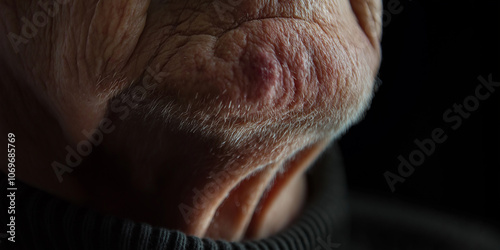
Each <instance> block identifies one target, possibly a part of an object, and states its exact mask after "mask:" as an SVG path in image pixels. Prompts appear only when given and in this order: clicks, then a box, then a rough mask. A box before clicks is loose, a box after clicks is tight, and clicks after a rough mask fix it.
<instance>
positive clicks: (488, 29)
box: [340, 0, 500, 226]
mask: <svg viewBox="0 0 500 250" xmlns="http://www.w3.org/2000/svg"><path fill="white" fill-rule="evenodd" d="M393 1H394V0H393ZM383 2H384V10H385V15H384V26H385V27H384V34H383V41H382V50H383V51H382V52H383V59H382V65H381V68H380V72H379V78H380V79H381V80H382V82H383V84H382V86H381V87H380V89H379V91H378V92H377V94H376V97H375V98H374V100H373V103H372V106H371V109H370V110H369V111H368V113H367V114H366V117H365V119H364V120H363V121H361V122H360V123H359V124H357V125H356V126H354V127H352V128H351V129H350V130H349V131H348V132H347V134H345V135H344V136H343V138H342V139H341V140H340V145H341V148H342V153H343V156H344V161H345V164H346V167H347V170H346V172H347V176H348V184H349V188H350V189H351V191H357V192H363V193H368V194H370V195H374V196H382V197H385V198H389V199H394V200H398V201H404V202H409V203H410V204H415V205H418V206H422V207H426V208H430V209H435V210H437V211H440V212H444V213H447V214H452V215H456V216H460V217H462V218H463V217H465V218H470V219H473V220H477V221H479V222H484V223H487V224H489V225H492V226H498V225H500V216H499V215H500V122H499V121H500V119H499V116H500V102H499V100H500V87H497V88H496V92H495V93H493V94H492V95H491V96H490V97H489V98H488V99H487V100H485V101H480V105H479V108H478V109H477V110H476V111H474V112H471V115H470V117H469V118H468V119H463V121H462V124H461V126H460V127H458V128H457V129H456V130H453V129H451V126H452V125H454V123H449V122H445V121H444V120H443V114H444V113H445V111H446V110H448V109H450V108H453V105H454V103H457V104H462V103H463V101H464V100H465V98H466V97H467V96H470V95H474V93H475V89H476V86H477V85H478V84H480V82H479V80H478V79H477V78H478V77H479V76H483V77H484V78H486V79H487V78H488V76H489V75H490V74H491V75H492V78H493V80H494V81H496V82H500V72H499V69H500V65H499V63H498V62H499V59H500V54H499V50H498V47H499V46H500V42H499V39H498V34H499V33H500V26H499V25H498V24H499V22H500V9H499V4H498V1H475V2H472V1H471V2H468V3H466V2H462V1H446V2H445V1H425V2H424V1H416V0H412V1H408V0H406V1H404V0H401V1H400V5H401V8H402V11H400V12H399V13H394V14H391V13H390V12H389V9H388V7H389V6H388V2H389V1H383ZM483 91H484V90H483ZM435 128H442V129H443V130H444V131H445V132H446V135H447V136H448V138H447V140H446V141H445V142H444V143H442V144H437V145H436V150H435V152H434V153H433V154H431V155H430V156H428V157H426V158H425V161H424V163H423V164H422V165H420V166H418V167H415V171H414V172H413V174H412V175H410V176H409V177H407V178H406V180H405V182H404V183H397V184H395V191H394V192H391V189H390V188H389V185H388V184H387V182H386V179H385V178H384V173H385V172H386V171H391V172H393V173H396V174H397V173H398V165H399V164H400V162H399V160H398V156H399V155H402V156H403V157H405V158H406V159H408V155H409V154H410V153H411V152H412V151H413V150H415V149H418V148H417V146H416V145H415V144H414V140H415V139H418V140H423V139H425V138H430V137H431V133H432V131H433V130H434V129H435Z"/></svg>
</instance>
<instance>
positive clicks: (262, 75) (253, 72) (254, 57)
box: [242, 50, 281, 102]
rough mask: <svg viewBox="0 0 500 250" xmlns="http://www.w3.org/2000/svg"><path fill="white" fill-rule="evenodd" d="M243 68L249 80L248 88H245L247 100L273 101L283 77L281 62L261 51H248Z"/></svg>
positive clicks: (243, 60)
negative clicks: (281, 76)
mask: <svg viewBox="0 0 500 250" xmlns="http://www.w3.org/2000/svg"><path fill="white" fill-rule="evenodd" d="M250 51H251V50H250ZM242 67H243V73H244V75H245V76H246V78H247V79H248V82H247V84H246V86H243V88H244V89H245V97H246V98H245V99H247V100H251V101H259V102H270V101H271V100H273V99H274V97H275V96H276V94H277V93H276V92H277V88H278V84H279V83H280V75H281V72H280V65H279V62H278V60H277V59H276V58H275V57H274V55H272V54H271V53H268V52H263V51H259V50H257V52H249V50H247V53H245V55H244V56H243V58H242Z"/></svg>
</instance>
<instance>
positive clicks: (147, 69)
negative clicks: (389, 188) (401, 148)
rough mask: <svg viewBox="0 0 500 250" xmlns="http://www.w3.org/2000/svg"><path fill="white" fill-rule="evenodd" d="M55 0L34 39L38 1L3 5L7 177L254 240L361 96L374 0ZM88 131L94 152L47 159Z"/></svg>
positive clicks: (373, 53)
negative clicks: (75, 159) (27, 25)
mask: <svg viewBox="0 0 500 250" xmlns="http://www.w3.org/2000/svg"><path fill="white" fill-rule="evenodd" d="M48 2H52V1H48ZM59 2H60V4H58V6H59V8H58V9H54V7H53V6H49V8H52V9H51V10H52V12H51V13H49V14H51V15H52V16H49V18H48V20H47V22H46V24H43V22H42V21H43V20H42V19H40V20H42V21H40V20H39V22H38V24H39V27H37V32H36V34H34V35H33V32H32V33H31V36H32V37H30V36H28V37H26V36H23V33H22V32H23V25H24V22H23V17H25V18H26V19H27V20H31V21H32V22H34V21H33V17H34V16H36V15H39V14H37V13H40V12H41V11H44V8H43V7H41V6H40V5H37V3H36V2H35V1H20V0H17V1H8V0H2V1H1V3H0V10H1V12H2V14H1V23H0V24H1V25H0V29H1V31H2V34H6V36H3V37H2V39H1V40H0V42H1V43H0V50H1V51H0V55H1V60H0V63H1V65H0V67H1V68H0V69H1V77H2V82H1V85H0V86H1V93H0V96H1V106H0V115H1V123H0V126H1V127H0V131H1V133H2V134H3V135H5V134H6V133H9V132H13V133H15V134H16V137H17V142H16V143H17V146H16V147H17V151H16V152H17V154H16V155H17V156H16V157H17V164H16V168H17V169H16V171H17V178H18V179H20V180H22V181H24V182H26V183H29V184H30V185H33V186H35V187H37V188H40V189H43V190H46V191H47V192H49V193H51V194H54V195H57V196H60V197H62V198H64V199H67V200H69V201H72V202H74V203H78V204H82V205H85V206H89V207H91V208H94V209H97V210H98V211H101V212H103V213H110V214H114V215H117V216H121V217H127V218H131V219H134V220H137V221H143V222H147V223H150V224H153V225H157V226H164V227H168V228H172V229H179V230H181V231H184V232H186V233H188V234H192V235H197V236H200V237H212V238H222V239H228V240H240V239H242V238H244V237H248V238H260V237H266V236H268V235H270V234H272V233H275V232H277V231H279V230H281V229H282V228H283V227H285V226H286V225H287V224H288V223H290V221H291V220H292V219H293V218H294V216H296V215H297V214H298V213H299V212H300V208H301V206H302V204H303V203H304V202H305V199H306V196H307V191H306V182H305V179H304V175H303V172H304V170H305V169H306V168H307V166H309V165H310V164H311V162H312V161H313V160H314V159H315V158H316V157H317V156H318V154H320V153H321V151H322V150H323V149H324V148H325V147H326V145H327V144H328V143H329V142H330V141H331V140H332V139H333V138H335V137H336V136H338V135H339V134H340V133H342V132H344V131H345V130H346V129H347V127H349V126H350V125H351V124H352V123H353V122H355V121H357V120H358V119H359V118H360V116H361V114H362V112H363V111H364V110H365V109H366V108H367V107H368V104H369V101H370V99H371V96H372V92H373V88H374V86H373V82H374V77H375V75H376V73H377V70H378V66H379V61H380V47H379V39H380V35H381V30H380V28H381V25H380V24H381V22H380V14H381V6H380V5H381V3H380V2H378V1H371V0H367V1H361V0H352V1H350V2H349V1H348V0H332V1H313V0H297V1H281V0H274V1H272V0H248V1H247V0H245V1H236V0H231V1H224V0H222V1H205V0H199V1H194V0H191V1H177V0H170V1H163V2H160V1H136V0H132V1H120V0H107V1H93V0H90V1H79V0H78V1H71V2H69V1H68V2H67V3H62V2H63V1H62V0H61V1H59ZM45 13H47V12H46V11H45ZM41 22H42V23H41ZM12 34H16V35H19V36H21V37H23V39H24V40H22V41H20V40H15V39H14V40H13V38H12V37H13V35H12ZM139 88H140V89H139ZM139 90H141V91H139ZM137 93H141V94H140V95H139V94H137ZM103 119H105V121H106V122H107V123H106V124H107V126H108V128H111V129H108V130H109V131H108V130H106V131H103V130H102V128H101V127H99V126H100V124H101V125H102V124H103V123H102V122H103ZM96 129H97V130H98V131H97V132H96ZM92 131H94V132H95V133H96V134H99V133H101V134H102V135H103V136H102V137H98V136H96V137H94V138H101V139H102V141H99V142H98V143H94V144H92V146H91V150H92V153H90V154H89V155H88V156H86V157H82V158H83V161H82V162H81V163H79V164H76V166H73V167H70V168H60V167H56V168H55V167H54V162H59V163H61V164H62V165H66V166H67V165H68V163H67V161H66V158H67V154H68V149H67V146H69V147H70V148H73V149H75V150H77V147H78V145H79V144H82V143H86V142H90V143H92V142H91V140H90V139H89V137H88V136H87V135H86V134H89V132H92ZM99 131H100V132H99ZM96 140H97V139H96ZM88 145H90V144H88ZM56 166H58V165H56ZM2 168H3V169H2V171H4V172H7V169H6V167H5V166H3V167H2Z"/></svg>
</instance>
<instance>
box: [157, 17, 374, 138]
mask: <svg viewBox="0 0 500 250" xmlns="http://www.w3.org/2000/svg"><path fill="white" fill-rule="evenodd" d="M155 62H156V63H160V64H161V63H162V62H165V59H164V58H162V57H161V56H160V57H158V58H156V59H155ZM378 63H379V57H378V51H377V50H376V49H375V48H373V47H372V45H371V43H370V41H369V39H368V38H367V37H366V36H365V35H364V34H363V31H362V30H361V28H360V27H359V26H358V24H357V23H356V20H355V19H354V18H350V19H349V18H348V19H347V20H346V21H343V22H337V23H334V24H321V23H315V22H308V21H304V20H298V19H293V18H269V19H263V20H254V21H249V22H246V23H243V24H241V25H240V26H239V27H238V28H236V29H233V30H230V31H227V32H226V33H224V35H223V36H221V37H220V38H217V39H216V38H213V37H196V38H193V39H192V40H191V41H188V42H187V43H186V44H185V45H184V46H183V48H182V49H179V50H178V51H177V52H176V53H174V55H173V56H171V57H170V58H169V60H168V62H167V63H166V64H163V67H162V68H163V71H164V72H165V75H166V76H167V77H166V78H165V79H164V81H163V82H162V85H161V87H160V89H159V92H158V93H157V95H156V97H157V98H168V99H169V101H170V102H173V103H174V106H176V107H177V108H178V109H179V110H181V112H184V113H188V114H187V115H186V117H193V116H195V114H196V113H197V114H202V116H204V117H209V118H210V119H211V120H210V123H211V124H214V123H218V122H220V123H223V122H224V121H222V119H226V121H228V120H227V119H233V120H234V121H238V123H239V124H245V123H247V124H250V123H260V124H263V123H267V124H272V123H274V124H273V125H269V126H276V127H279V126H283V127H284V126H290V127H296V128H302V129H306V127H321V128H322V129H323V130H332V129H333V130H338V131H340V130H343V129H344V127H345V126H346V124H347V123H349V122H350V120H355V119H356V118H357V117H358V116H359V113H360V112H361V110H362V109H363V108H364V107H366V106H367V103H368V102H369V99H370V96H371V92H372V87H373V85H372V84H373V78H374V76H375V73H376V72H377V69H378ZM186 123H188V122H186ZM190 123H191V124H196V123H197V124H200V125H207V126H208V124H207V123H205V124H203V123H204V121H203V120H198V121H196V122H190ZM277 123H280V124H277Z"/></svg>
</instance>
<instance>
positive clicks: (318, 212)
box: [0, 148, 348, 250]
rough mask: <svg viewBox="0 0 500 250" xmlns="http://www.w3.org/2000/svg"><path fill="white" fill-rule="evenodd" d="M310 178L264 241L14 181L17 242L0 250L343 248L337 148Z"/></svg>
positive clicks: (4, 219)
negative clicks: (190, 227)
mask: <svg viewBox="0 0 500 250" xmlns="http://www.w3.org/2000/svg"><path fill="white" fill-rule="evenodd" d="M308 182H309V190H310V195H309V198H308V202H307V204H306V206H305V208H304V211H303V212H302V214H301V215H300V216H299V218H298V219H297V220H296V221H295V222H294V223H293V224H292V225H291V226H290V227H288V228H287V229H285V230H283V231H282V232H280V233H278V234H276V235H274V236H271V237H269V238H266V239H262V240H256V241H242V242H227V241H222V240H212V239H208V238H198V237H194V236H188V235H186V234H184V233H182V232H179V231H175V230H169V229H167V228H161V227H152V226H151V225H149V224H145V223H137V222H134V221H131V220H127V219H121V218H117V217H114V216H110V215H102V214H99V213H97V212H94V211H92V210H90V209H88V208H86V207H81V206H76V205H73V204H71V203H69V202H67V201H65V200H62V199H59V198H57V197H54V196H52V195H50V194H48V193H46V192H44V191H41V190H39V189H36V188H33V187H31V186H29V185H26V184H24V183H22V182H20V181H16V185H17V187H18V190H17V192H16V242H15V243H10V242H9V241H7V239H6V238H3V239H1V243H0V246H1V247H0V249H29V250H36V249H41V250H49V249H50V250H66V249H88V250H96V249H103V250H110V249H131V250H132V249H199V250H201V249H317V250H320V249H322V250H330V249H335V248H337V247H339V246H342V244H345V243H346V242H347V239H346V237H347V235H346V232H347V231H348V230H347V225H348V214H347V207H346V204H347V202H346V187H345V180H344V173H343V169H342V166H341V162H340V157H339V155H338V154H337V151H336V150H333V149H331V148H330V149H329V150H327V152H326V153H325V154H324V155H323V156H322V157H321V158H320V159H319V160H318V161H317V162H316V164H315V166H314V167H313V168H312V169H311V170H310V171H309V172H308ZM0 188H1V190H2V192H6V190H7V177H6V176H5V174H1V177H0ZM6 195H7V194H4V195H2V196H1V204H2V206H1V207H2V208H7V207H8V202H9V201H8V199H6ZM4 210H5V211H1V214H2V215H1V216H0V220H1V224H2V225H3V227H5V225H6V224H7V223H8V219H9V215H8V214H7V211H6V209H4ZM6 231H7V230H2V232H6ZM6 243H7V244H8V247H6V245H5V244H6Z"/></svg>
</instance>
